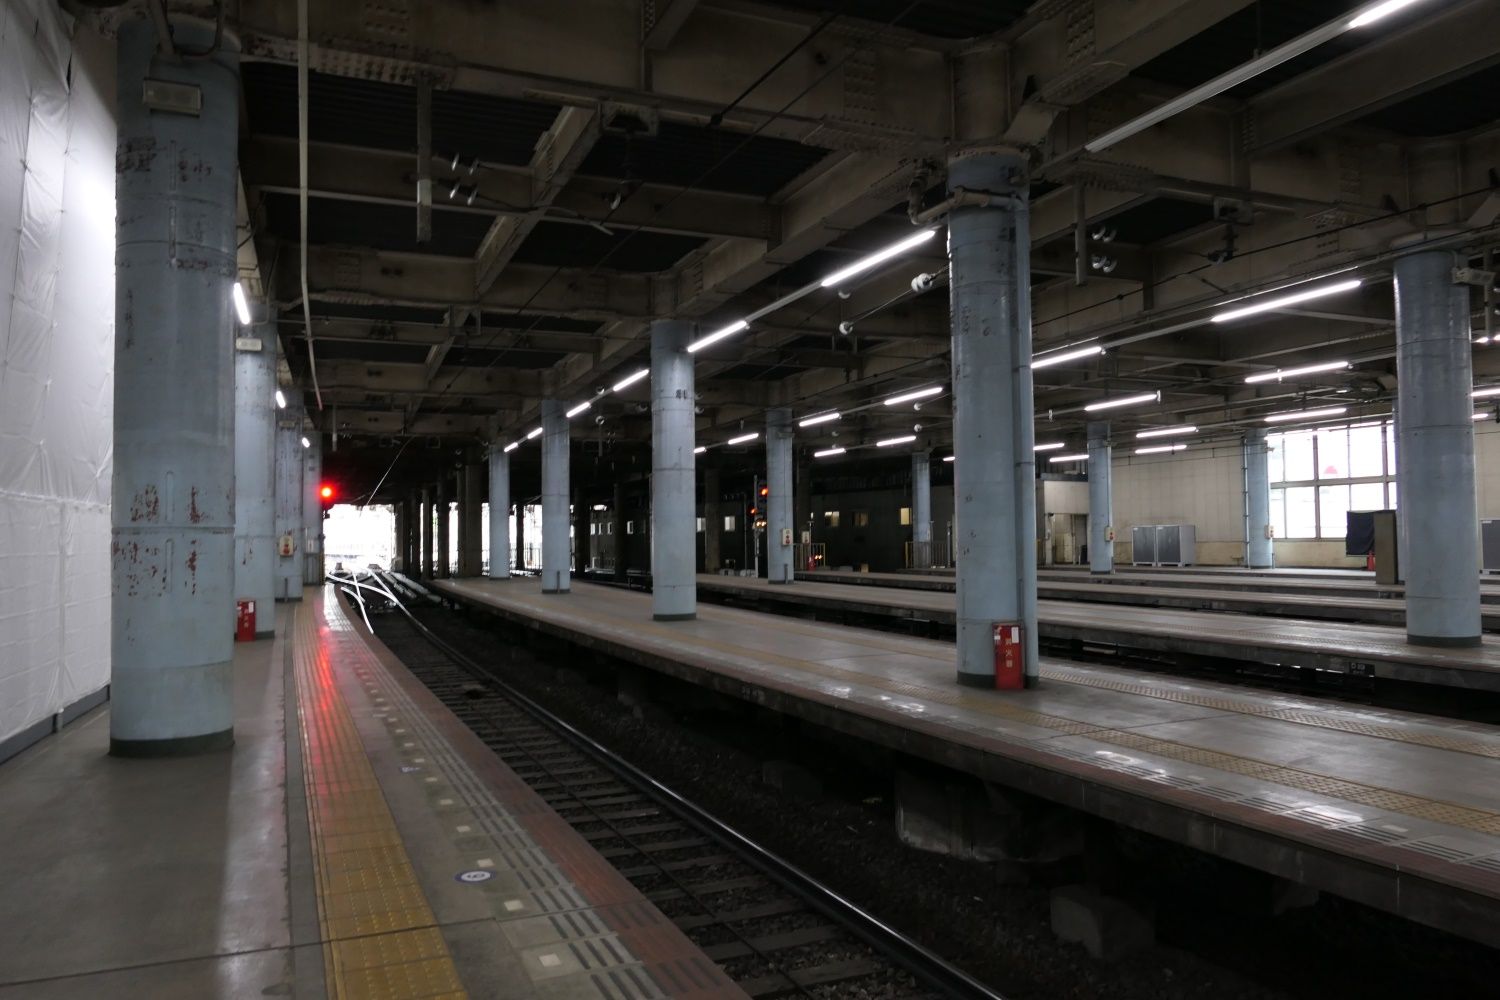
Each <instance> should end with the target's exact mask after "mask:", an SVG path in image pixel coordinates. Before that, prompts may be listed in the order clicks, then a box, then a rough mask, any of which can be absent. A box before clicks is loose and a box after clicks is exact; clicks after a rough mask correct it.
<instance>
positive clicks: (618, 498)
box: [614, 482, 630, 583]
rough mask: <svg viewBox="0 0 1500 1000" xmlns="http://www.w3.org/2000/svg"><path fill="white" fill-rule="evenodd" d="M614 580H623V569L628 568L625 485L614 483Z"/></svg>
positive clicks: (620, 581)
mask: <svg viewBox="0 0 1500 1000" xmlns="http://www.w3.org/2000/svg"><path fill="white" fill-rule="evenodd" d="M614 518H615V582H616V583H624V582H625V571H626V570H627V569H629V568H630V565H629V563H628V561H627V560H626V558H625V554H626V548H625V486H624V484H623V483H618V482H617V483H615V509H614Z"/></svg>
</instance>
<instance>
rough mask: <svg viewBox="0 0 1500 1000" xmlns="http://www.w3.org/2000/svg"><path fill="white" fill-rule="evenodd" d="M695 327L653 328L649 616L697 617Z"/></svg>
mask: <svg viewBox="0 0 1500 1000" xmlns="http://www.w3.org/2000/svg"><path fill="white" fill-rule="evenodd" d="M692 339H693V324H692V323H687V322H684V321H682V320H657V321H656V322H654V323H652V324H651V615H652V617H653V618H655V619H656V620H657V621H685V620H687V619H690V618H694V617H696V616H697V614H698V578H697V564H698V535H697V530H696V529H697V522H696V520H695V519H696V517H697V513H698V497H697V492H698V482H697V476H696V471H695V469H696V466H695V462H694V459H695V456H694V455H693V434H694V429H693V419H694V407H695V405H696V397H695V396H694V393H693V356H692V355H691V354H689V353H688V352H687V345H688V344H689V343H690V342H691V341H692Z"/></svg>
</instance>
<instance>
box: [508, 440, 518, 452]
mask: <svg viewBox="0 0 1500 1000" xmlns="http://www.w3.org/2000/svg"><path fill="white" fill-rule="evenodd" d="M519 447H521V442H519V441H512V442H511V443H510V444H508V445H506V446H505V450H506V452H507V453H509V452H512V451H515V450H516V449H517V448H519Z"/></svg>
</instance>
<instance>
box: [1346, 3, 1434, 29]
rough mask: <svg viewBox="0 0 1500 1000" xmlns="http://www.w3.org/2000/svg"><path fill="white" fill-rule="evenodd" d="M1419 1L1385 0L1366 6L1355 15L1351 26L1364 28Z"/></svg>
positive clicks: (1350, 23)
mask: <svg viewBox="0 0 1500 1000" xmlns="http://www.w3.org/2000/svg"><path fill="white" fill-rule="evenodd" d="M1418 2H1419V0H1385V3H1378V4H1376V5H1375V6H1373V7H1366V8H1365V9H1364V10H1363V11H1361V12H1360V13H1358V14H1356V15H1354V19H1353V20H1352V21H1350V22H1349V27H1351V28H1363V27H1365V26H1366V25H1370V24H1374V23H1375V22H1376V21H1380V20H1383V19H1385V18H1387V17H1390V16H1391V15H1392V14H1394V13H1396V12H1397V11H1398V10H1404V9H1405V8H1407V7H1410V6H1411V5H1412V4H1414V3H1418Z"/></svg>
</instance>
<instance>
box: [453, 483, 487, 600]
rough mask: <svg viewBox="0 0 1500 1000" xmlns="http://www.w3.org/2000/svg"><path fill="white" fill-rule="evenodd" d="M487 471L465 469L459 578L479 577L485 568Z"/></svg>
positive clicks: (460, 519)
mask: <svg viewBox="0 0 1500 1000" xmlns="http://www.w3.org/2000/svg"><path fill="white" fill-rule="evenodd" d="M483 486H484V467H483V466H481V465H476V464H474V463H469V464H467V465H465V466H464V467H463V496H462V498H461V503H460V505H459V512H458V531H459V537H458V567H459V568H458V575H459V576H478V575H479V572H480V569H481V567H482V566H483V565H484V538H483V537H482V535H481V533H480V532H481V530H482V529H481V525H482V524H483V520H482V518H481V517H480V515H481V513H483V506H484V488H483Z"/></svg>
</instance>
